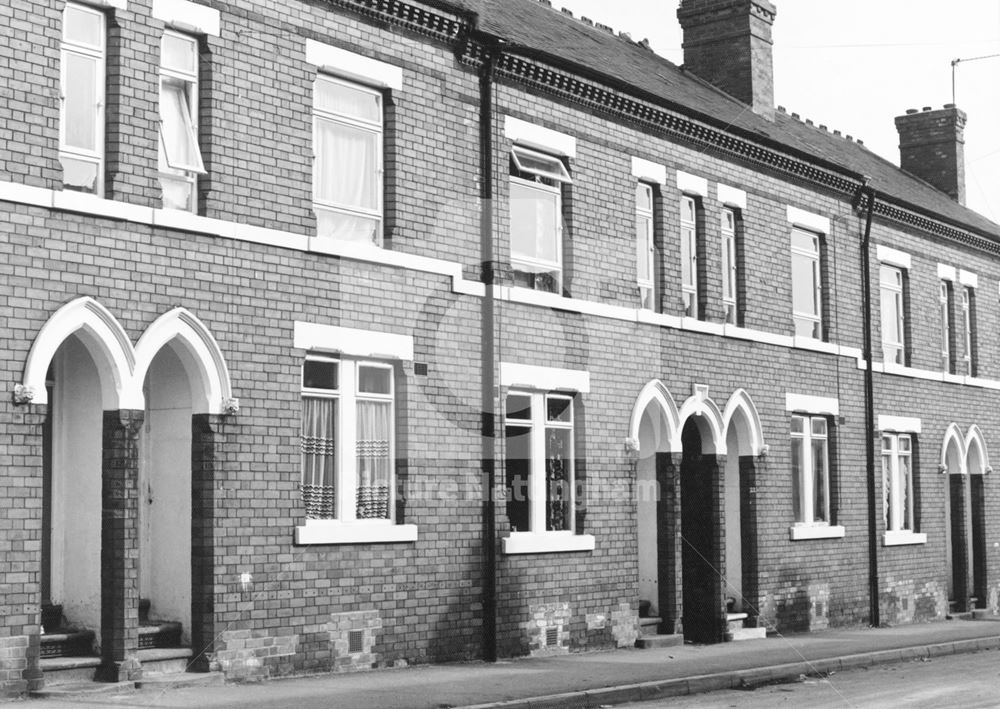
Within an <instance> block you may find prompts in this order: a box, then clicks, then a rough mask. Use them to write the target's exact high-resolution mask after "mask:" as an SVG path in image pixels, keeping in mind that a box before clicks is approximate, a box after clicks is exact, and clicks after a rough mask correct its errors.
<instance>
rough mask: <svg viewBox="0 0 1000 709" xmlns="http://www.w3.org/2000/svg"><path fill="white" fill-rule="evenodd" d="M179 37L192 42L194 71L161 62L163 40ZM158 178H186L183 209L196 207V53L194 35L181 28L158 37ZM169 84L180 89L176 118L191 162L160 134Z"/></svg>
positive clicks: (201, 167) (200, 165) (199, 164)
mask: <svg viewBox="0 0 1000 709" xmlns="http://www.w3.org/2000/svg"><path fill="white" fill-rule="evenodd" d="M171 37H172V38H174V39H179V40H182V41H184V42H189V43H191V44H193V45H194V50H195V53H194V57H195V67H194V71H185V70H183V69H181V68H178V67H169V66H166V65H165V64H164V61H163V58H164V52H163V50H162V45H163V43H164V42H165V41H166V40H167V39H168V38H171ZM160 42H161V51H160V123H161V129H160V180H161V181H164V180H165V181H178V182H186V183H188V184H189V185H190V186H191V191H190V197H189V199H188V204H187V206H186V210H187V211H190V212H197V211H198V175H199V174H201V175H203V174H205V163H204V162H203V160H202V157H201V146H200V145H199V142H198V110H199V93H198V70H199V64H200V57H199V56H198V38H197V37H193V36H191V35H189V34H185V33H183V32H176V31H174V30H170V29H167V30H164V31H163V37H162V38H161V40H160ZM168 85H169V86H171V87H173V88H175V89H177V88H179V89H180V90H181V95H182V96H183V97H184V101H182V102H181V115H180V120H181V123H182V124H183V126H184V132H185V133H186V134H187V140H188V146H187V147H188V150H189V151H190V153H191V155H192V156H193V157H194V162H192V163H190V164H187V163H184V162H182V161H179V160H177V159H176V156H173V157H172V156H171V152H172V150H171V149H170V147H169V145H168V143H167V141H166V138H165V137H164V135H163V130H162V122H163V110H164V107H163V92H164V89H165V87H166V86H168Z"/></svg>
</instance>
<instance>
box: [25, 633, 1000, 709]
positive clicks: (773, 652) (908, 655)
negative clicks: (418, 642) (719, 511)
mask: <svg viewBox="0 0 1000 709" xmlns="http://www.w3.org/2000/svg"><path fill="white" fill-rule="evenodd" d="M984 650H993V651H996V650H1000V618H995V619H993V620H988V619H987V620H950V621H941V622H936V623H928V624H920V625H907V626H900V627H894V628H876V629H845V630H824V631H816V632H812V633H807V634H800V635H789V636H776V637H769V638H767V639H763V640H750V641H744V642H734V643H723V644H720V645H684V646H678V647H673V648H659V649H648V650H637V649H631V648H630V649H623V650H614V651H607V652H594V653H582V654H572V655H559V656H550V657H537V658H524V659H518V660H510V661H504V662H498V663H494V664H487V663H481V662H470V663H461V664H447V665H425V666H417V667H408V668H403V669H392V670H379V671H373V672H364V673H355V674H342V675H330V674H325V675H320V676H314V677H302V678H294V679H282V680H273V681H270V682H264V683H258V684H229V685H225V686H222V687H188V688H170V689H163V688H146V689H142V690H138V691H136V692H133V693H128V694H113V695H102V696H77V697H63V698H58V699H56V698H50V699H29V700H24V701H23V702H17V704H16V705H23V706H24V707H25V708H26V709H64V708H65V707H66V706H81V707H84V706H85V707H125V708H128V709H133V708H135V709H141V708H145V707H157V708H158V709H159V708H173V707H198V709H216V708H220V709H221V708H223V707H233V708H236V707H239V708H240V709H248V708H249V707H276V708H277V707H296V708H297V709H308V708H310V707H331V706H336V707H338V709H354V708H364V709H372V708H373V707H378V708H380V709H451V708H453V707H465V708H467V709H472V708H475V709H555V708H562V707H565V708H567V709H570V708H572V709H579V708H581V707H601V706H608V705H613V704H622V703H626V702H635V701H643V700H647V699H660V698H664V697H670V696H679V695H685V694H695V693H699V692H710V691H715V690H719V689H729V688H736V687H745V686H748V685H751V686H752V685H760V684H767V683H771V682H780V681H789V680H795V679H797V678H798V677H799V676H800V675H810V674H818V673H829V672H836V671H841V670H845V669H850V668H857V667H868V666H872V665H875V664H883V663H893V662H904V661H909V660H919V659H926V658H933V657H939V656H942V655H950V654H956V653H962V652H978V651H984Z"/></svg>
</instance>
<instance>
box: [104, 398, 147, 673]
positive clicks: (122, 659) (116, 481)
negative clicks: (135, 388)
mask: <svg viewBox="0 0 1000 709" xmlns="http://www.w3.org/2000/svg"><path fill="white" fill-rule="evenodd" d="M142 420H143V412H142V411H134V410H121V411H105V412H104V453H103V464H102V466H101V477H102V485H101V500H102V511H101V512H102V514H101V666H100V667H99V668H98V671H97V679H99V680H102V681H105V682H121V681H125V680H134V679H139V678H141V677H142V669H141V667H140V666H139V661H138V659H137V658H136V652H137V650H138V649H139V492H138V484H137V478H138V471H139V448H138V434H139V429H140V427H141V426H142Z"/></svg>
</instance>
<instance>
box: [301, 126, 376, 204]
mask: <svg viewBox="0 0 1000 709" xmlns="http://www.w3.org/2000/svg"><path fill="white" fill-rule="evenodd" d="M381 139H382V137H381V135H380V134H379V133H376V132H373V131H370V130H364V129H362V128H356V127H354V126H349V125H346V124H343V123H336V122H334V121H330V120H326V119H321V118H320V119H317V120H316V146H315V149H316V171H315V172H316V176H315V181H316V185H315V194H316V199H317V200H318V201H321V202H325V203H328V204H332V205H338V206H342V207H352V208H355V209H365V210H372V211H374V210H377V209H378V208H379V197H380V195H379V192H380V189H381V187H380V185H379V179H378V176H379V167H380V166H379V164H378V159H379V144H380V142H381Z"/></svg>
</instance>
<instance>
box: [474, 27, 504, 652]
mask: <svg viewBox="0 0 1000 709" xmlns="http://www.w3.org/2000/svg"><path fill="white" fill-rule="evenodd" d="M501 51H502V50H501V49H500V45H499V43H497V44H494V45H493V46H491V47H490V48H489V49H488V51H487V53H486V58H485V59H484V60H483V64H482V66H481V67H480V68H479V160H480V164H479V168H480V170H479V172H480V174H479V181H480V184H481V188H480V215H479V219H480V221H479V235H480V239H479V244H480V260H481V262H482V265H481V268H480V278H481V280H482V282H483V286H484V288H485V293H484V295H483V300H482V304H481V306H480V307H481V309H480V315H481V321H482V333H483V335H482V338H483V341H482V350H481V354H480V356H481V364H482V366H481V369H482V377H481V379H482V396H481V399H480V403H481V412H482V413H481V415H482V439H483V458H482V477H483V493H482V494H483V659H484V660H485V661H487V662H496V659H497V532H496V503H495V501H494V499H493V498H494V494H495V489H496V406H497V405H496V367H497V361H496V359H497V358H496V312H495V305H496V302H495V301H496V299H495V297H494V294H493V285H494V283H495V282H496V264H495V259H494V255H493V252H494V250H495V248H494V241H495V236H494V233H493V223H494V219H493V210H494V205H493V75H494V71H495V70H496V65H497V60H498V59H499V57H500V53H501Z"/></svg>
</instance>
